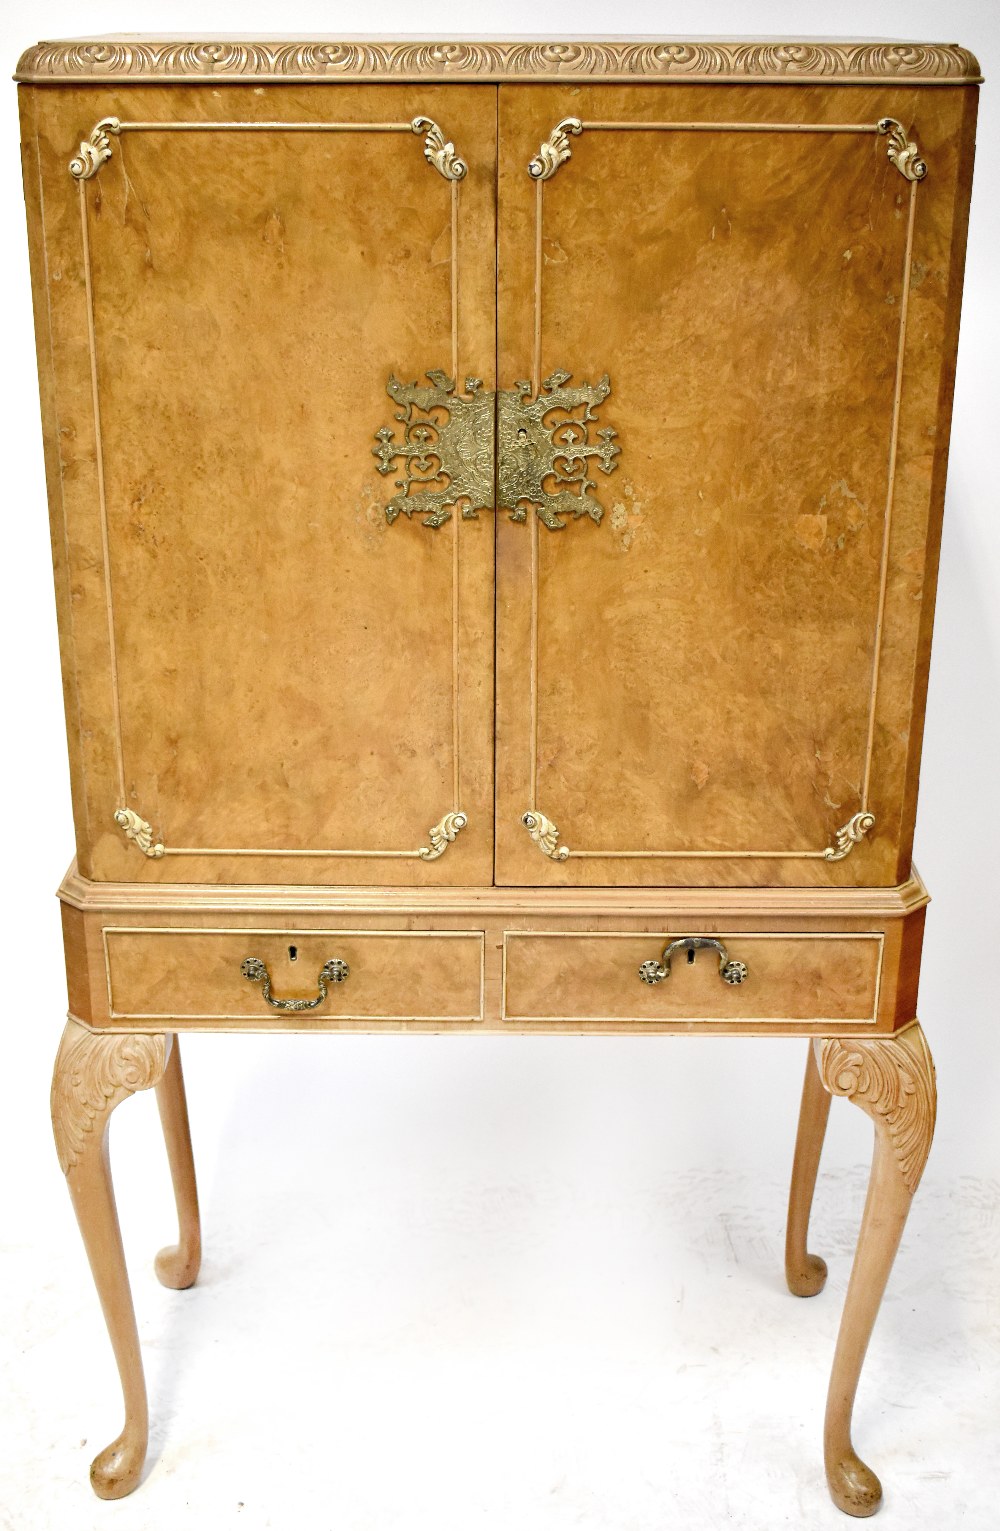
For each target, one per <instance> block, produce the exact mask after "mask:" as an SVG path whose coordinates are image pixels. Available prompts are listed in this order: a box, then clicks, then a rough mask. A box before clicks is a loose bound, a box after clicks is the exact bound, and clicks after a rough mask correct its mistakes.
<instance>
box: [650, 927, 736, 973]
mask: <svg viewBox="0 0 1000 1531" xmlns="http://www.w3.org/2000/svg"><path fill="white" fill-rule="evenodd" d="M700 951H712V952H717V953H718V955H719V977H720V978H721V979H722V981H723V983H742V982H743V980H744V979H745V978H746V976H747V965H746V963H745V962H739V961H737V960H736V959H735V958H734V959H733V960H732V961H730V957H729V953H728V952H727V951H726V948H725V947H724V946H723V944H722V942H721V941H716V940H715V939H714V937H712V936H678V938H677V940H676V941H671V942H670V944H669V946H665V947H664V948H663V956H662V957H661V958H660V960H659V962H644V963H642V965H641V966H640V968H639V977H640V978H641V979H642V981H643V983H662V982H663V980H664V979H665V978H669V977H670V959H671V957H672V956H673V955H674V953H675V952H688V953H689V954H690V955H689V957H688V961H689V962H693V961H694V954H695V952H700Z"/></svg>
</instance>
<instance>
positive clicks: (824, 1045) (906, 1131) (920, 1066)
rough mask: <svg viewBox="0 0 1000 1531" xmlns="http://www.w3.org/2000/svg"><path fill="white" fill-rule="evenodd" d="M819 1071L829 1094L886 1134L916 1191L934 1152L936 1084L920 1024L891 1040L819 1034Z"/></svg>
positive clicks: (909, 1185) (909, 1187)
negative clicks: (840, 1097) (844, 1100)
mask: <svg viewBox="0 0 1000 1531" xmlns="http://www.w3.org/2000/svg"><path fill="white" fill-rule="evenodd" d="M814 1047H815V1052H816V1066H817V1068H818V1069H819V1077H820V1078H821V1079H822V1081H823V1084H824V1086H825V1088H826V1089H827V1090H829V1091H830V1094H831V1095H844V1096H846V1097H847V1098H848V1100H852V1101H853V1102H854V1104H855V1105H856V1106H860V1107H861V1109H862V1111H864V1112H866V1113H867V1115H868V1116H870V1117H871V1119H872V1121H873V1122H874V1123H875V1127H876V1130H877V1131H881V1132H885V1133H886V1134H887V1135H888V1139H889V1142H890V1144H891V1145H892V1151H893V1154H894V1155H895V1159H896V1163H897V1164H898V1165H899V1170H900V1174H901V1175H902V1177H903V1183H904V1184H905V1186H906V1189H907V1190H908V1191H909V1192H910V1193H911V1195H912V1193H913V1192H914V1191H915V1190H916V1189H917V1186H918V1185H919V1184H920V1177H921V1175H922V1174H923V1172H924V1165H925V1164H926V1163H927V1155H928V1154H929V1153H930V1147H931V1139H932V1137H933V1136H934V1118H935V1115H936V1112H937V1088H936V1085H935V1081H934V1063H933V1061H932V1059H931V1054H930V1049H929V1048H928V1046H927V1040H926V1038H925V1037H924V1034H923V1032H922V1031H921V1029H920V1027H919V1025H917V1024H916V1023H915V1024H914V1025H912V1026H908V1027H907V1029H906V1030H905V1031H902V1032H900V1033H899V1034H898V1035H897V1036H895V1037H893V1038H892V1039H891V1040H886V1041H881V1040H875V1039H871V1040H869V1039H867V1038H866V1039H864V1040H861V1039H851V1040H850V1041H848V1040H846V1039H844V1040H841V1039H840V1038H839V1037H835V1038H832V1039H828V1040H826V1041H820V1040H819V1039H817V1040H816V1042H815V1043H814Z"/></svg>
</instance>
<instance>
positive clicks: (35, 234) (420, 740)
mask: <svg viewBox="0 0 1000 1531" xmlns="http://www.w3.org/2000/svg"><path fill="white" fill-rule="evenodd" d="M21 99H22V139H23V150H24V155H25V195H26V199H27V203H28V217H29V231H30V243H31V254H32V268H33V271H32V279H33V286H34V296H35V311H36V325H37V331H38V344H39V358H40V362H39V365H40V373H41V390H42V408H43V417H44V426H45V438H46V459H47V475H48V483H49V498H50V506H51V514H52V528H53V549H54V554H55V559H56V583H57V594H58V601H59V617H60V627H61V637H62V645H63V664H64V678H65V690H66V703H67V719H68V729H69V734H70V749H71V757H72V771H73V781H74V810H75V816H76V826H77V845H78V858H79V863H80V869H81V871H82V872H83V873H84V875H86V876H90V877H92V878H96V879H98V880H106V879H127V880H134V879H142V880H153V881H163V882H204V881H207V882H247V883H282V882H284V883H308V882H323V883H330V882H337V883H393V884H435V883H453V884H475V883H484V882H485V883H488V882H490V881H491V880H492V867H493V830H492V823H493V812H492V800H493V783H492V774H493V749H492V708H493V567H494V566H493V538H494V526H493V521H494V517H493V515H492V510H491V507H492V478H493V473H492V456H493V434H492V433H493V407H492V397H491V395H492V391H493V389H494V387H495V381H494V367H495V352H496V293H495V218H496V204H495V180H496V103H497V96H496V91H495V89H493V88H492V87H485V86H476V87H467V88H466V87H456V86H428V87H417V86H364V87H353V86H346V85H338V86H336V87H331V88H327V87H320V86H316V85H313V86H309V87H305V88H302V87H298V88H296V87H291V86H288V87H286V86H267V87H265V88H252V87H250V86H247V87H244V86H233V85H227V86H224V87H222V88H219V89H214V88H212V87H211V85H210V84H208V83H206V84H205V85H196V86H192V87H182V86H178V87H173V86H171V87H168V88H163V87H159V88H150V87H141V86H139V87H127V88H126V87H120V86H111V85H110V84H109V85H108V86H107V87H102V88H94V87H88V88H85V89H75V88H67V89H45V88H40V89H34V90H32V89H25V88H22V91H21ZM467 379H468V380H469V382H468V383H467V381H466V380H467ZM390 386H391V387H392V389H393V393H392V395H390V393H389V392H388V391H387V389H388V387H390ZM484 484H488V489H484V488H483V485H484Z"/></svg>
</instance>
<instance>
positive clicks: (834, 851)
mask: <svg viewBox="0 0 1000 1531" xmlns="http://www.w3.org/2000/svg"><path fill="white" fill-rule="evenodd" d="M874 828H875V815H874V814H873V813H869V812H868V810H867V808H863V809H862V810H861V811H860V812H859V813H856V814H854V815H853V817H851V818H849V819H848V821H847V823H846V824H843V825H842V826H841V827H840V829H838V830H837V832H836V834H835V835H834V837H833V844H832V845H828V846H827V848H826V850H825V851H824V852H823V859H824V860H825V861H843V859H844V857H845V856H849V855H850V854H851V852H852V850H853V849H854V847H855V846H856V845H860V844H861V842H862V840H863V839H864V838H865V835H867V834H869V833H870V832H871V831H872V830H873V829H874Z"/></svg>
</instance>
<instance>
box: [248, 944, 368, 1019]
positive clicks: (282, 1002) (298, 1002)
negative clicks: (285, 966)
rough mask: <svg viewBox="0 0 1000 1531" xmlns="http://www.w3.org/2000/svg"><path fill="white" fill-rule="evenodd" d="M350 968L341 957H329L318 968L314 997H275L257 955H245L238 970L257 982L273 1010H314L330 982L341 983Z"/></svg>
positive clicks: (266, 972) (269, 978)
mask: <svg viewBox="0 0 1000 1531" xmlns="http://www.w3.org/2000/svg"><path fill="white" fill-rule="evenodd" d="M350 971H351V970H350V968H349V967H348V966H347V963H346V962H345V961H344V960H343V958H341V957H331V958H330V960H329V962H325V963H324V964H323V966H322V967H321V968H320V970H319V978H318V979H317V980H316V982H317V983H318V984H319V993H318V994H317V996H316V998H315V999H275V997H274V995H273V994H272V993H271V975H270V973H269V972H268V971H267V968H266V966H265V965H264V963H263V962H261V960H260V958H259V957H245V958H244V959H243V961H242V963H241V964H240V972H241V973H242V974H243V977H244V978H245V979H247V981H248V982H249V983H259V984H260V987H261V993H262V994H263V996H264V998H265V999H266V1000H267V1003H268V1004H269V1005H271V1006H272V1007H273V1008H274V1009H275V1010H315V1009H316V1008H317V1006H319V1005H321V1004H322V1003H323V1001H324V1000H325V999H326V996H327V993H328V992H329V991H328V988H327V985H328V984H331V983H343V982H344V979H345V978H346V977H347V976H348V974H349V973H350Z"/></svg>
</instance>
